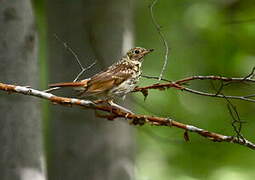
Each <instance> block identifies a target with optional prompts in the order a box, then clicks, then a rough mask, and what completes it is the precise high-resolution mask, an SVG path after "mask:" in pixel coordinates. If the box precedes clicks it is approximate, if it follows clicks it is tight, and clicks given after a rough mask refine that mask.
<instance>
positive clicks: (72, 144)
mask: <svg viewBox="0 0 255 180" xmlns="http://www.w3.org/2000/svg"><path fill="white" fill-rule="evenodd" d="M131 15H132V11H131V2H130V1H129V0H107V1H105V0H86V1H83V0H76V1H68V0H66V1H50V0H48V1H47V18H48V37H49V39H48V50H49V65H50V76H49V77H50V78H49V80H50V83H55V82H64V81H72V80H73V79H74V78H75V76H76V75H77V74H78V72H79V71H80V69H79V66H78V64H77V63H76V61H75V59H74V57H73V56H72V55H71V54H70V52H68V51H67V50H66V49H65V48H63V45H62V44H61V43H59V42H58V41H57V40H56V39H55V38H54V34H57V36H59V37H60V38H61V39H63V40H64V41H65V42H67V43H68V44H69V46H71V48H72V49H73V50H75V51H76V52H77V54H78V55H79V58H80V60H81V62H82V64H83V65H84V66H88V65H90V64H91V63H92V62H93V61H94V60H97V65H96V66H95V67H93V68H92V70H91V71H89V72H86V73H85V76H83V78H85V77H89V76H91V75H93V74H95V73H97V72H99V70H102V69H103V68H105V67H107V66H109V65H111V64H112V63H113V62H115V61H117V60H118V59H120V58H121V57H122V55H123V53H124V52H126V51H127V50H128V49H129V48H130V47H131V46H132V23H131ZM64 91H66V90H65V89H62V90H60V91H58V92H57V93H58V94H59V95H63V92H64ZM70 93H71V92H70V91H69V92H68V93H65V95H67V94H68V96H70ZM51 109H52V110H51V115H50V117H51V118H50V123H51V124H50V137H51V139H50V141H49V142H50V145H49V147H50V153H49V163H50V164H49V179H52V180H55V179H61V180H69V179H70V180H73V179H75V180H80V179H82V180H83V179H89V180H102V179H105V180H107V179H109V180H119V179H122V180H125V179H133V138H132V134H133V130H132V128H130V126H129V125H128V123H127V122H119V121H114V122H110V121H106V120H104V119H99V118H96V117H95V112H94V111H92V110H84V109H78V108H63V107H57V106H51Z"/></svg>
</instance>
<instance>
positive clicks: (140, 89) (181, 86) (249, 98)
mask: <svg viewBox="0 0 255 180" xmlns="http://www.w3.org/2000/svg"><path fill="white" fill-rule="evenodd" d="M252 72H254V70H253V71H252ZM143 77H145V78H148V79H158V77H154V76H143ZM252 77H253V74H249V75H248V76H246V77H241V78H228V77H222V76H191V77H186V78H184V79H181V80H177V81H175V82H174V81H170V80H167V79H162V80H163V81H167V83H156V84H153V85H149V86H145V87H136V88H135V89H134V91H133V92H142V93H143V94H144V95H145V96H147V95H148V90H151V89H158V90H166V89H168V88H175V89H178V90H182V91H186V92H189V93H192V94H197V95H201V96H209V97H217V98H228V99H238V100H243V101H248V102H253V103H254V102H255V99H252V97H255V94H249V95H245V96H227V95H222V94H220V91H221V90H222V89H223V87H222V88H221V89H220V91H219V92H217V93H215V94H214V93H207V92H203V91H198V90H194V89H191V88H187V87H185V85H186V84H187V83H189V82H191V81H194V80H219V81H222V82H227V83H237V82H239V83H254V84H255V79H251V78H252Z"/></svg>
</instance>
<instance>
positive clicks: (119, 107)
mask: <svg viewBox="0 0 255 180" xmlns="http://www.w3.org/2000/svg"><path fill="white" fill-rule="evenodd" d="M107 103H108V104H109V105H111V106H112V107H115V108H118V109H121V110H122V111H125V112H127V113H130V114H134V113H133V112H132V111H130V110H129V109H127V108H124V107H122V106H120V105H118V104H116V103H114V102H113V100H112V99H109V100H107Z"/></svg>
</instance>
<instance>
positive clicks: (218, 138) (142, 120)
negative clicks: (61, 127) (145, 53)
mask: <svg viewBox="0 0 255 180" xmlns="http://www.w3.org/2000/svg"><path fill="white" fill-rule="evenodd" d="M0 90H2V91H6V92H8V93H12V92H15V93H20V94H24V95H29V96H35V97H38V98H42V99H46V100H49V101H51V102H52V103H54V104H59V105H69V106H70V107H71V106H72V105H75V106H79V107H82V108H86V109H95V110H99V111H103V112H107V113H108V114H107V115H100V116H101V117H103V118H106V119H109V120H114V119H115V118H124V119H129V120H132V124H133V125H144V124H150V125H155V126H167V127H176V128H179V129H183V130H185V133H184V134H185V137H186V138H185V139H188V138H187V137H188V133H187V132H194V133H197V134H199V135H201V136H203V137H205V138H207V139H209V140H211V141H213V142H229V143H235V144H239V145H243V146H246V147H248V148H250V149H255V144H253V143H252V142H250V141H248V140H246V139H245V138H238V137H234V136H226V135H222V134H218V133H214V132H210V131H207V130H205V129H201V128H198V127H195V126H192V125H187V124H183V123H180V122H177V121H174V120H172V119H169V118H164V117H156V116H148V115H138V114H133V113H129V112H125V111H123V110H121V109H119V108H117V107H112V106H109V105H104V104H100V103H99V104H98V103H96V102H93V101H89V100H81V99H76V98H66V97H60V96H55V95H53V94H51V93H46V92H43V91H39V90H35V89H32V88H28V87H24V86H15V85H10V84H4V83H0Z"/></svg>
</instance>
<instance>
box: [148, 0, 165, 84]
mask: <svg viewBox="0 0 255 180" xmlns="http://www.w3.org/2000/svg"><path fill="white" fill-rule="evenodd" d="M157 2H158V0H153V1H152V3H151V5H150V6H149V8H150V15H151V19H152V23H153V25H154V27H155V29H156V31H157V33H158V34H159V37H160V39H161V40H162V42H163V44H164V48H165V58H164V64H163V66H162V70H161V72H160V74H159V78H158V80H159V81H161V78H162V76H163V73H164V71H165V69H166V66H167V62H168V54H169V47H168V44H167V41H166V38H165V37H164V35H163V33H162V32H161V27H160V25H159V24H158V22H157V21H156V18H155V17H154V12H153V8H154V6H155V5H156V3H157Z"/></svg>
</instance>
